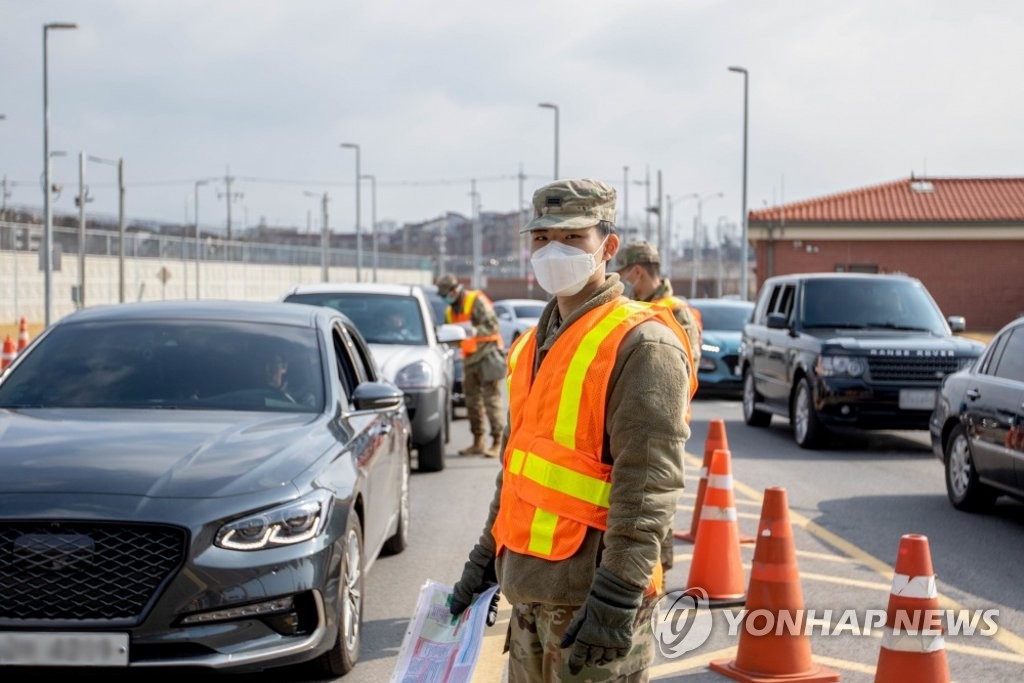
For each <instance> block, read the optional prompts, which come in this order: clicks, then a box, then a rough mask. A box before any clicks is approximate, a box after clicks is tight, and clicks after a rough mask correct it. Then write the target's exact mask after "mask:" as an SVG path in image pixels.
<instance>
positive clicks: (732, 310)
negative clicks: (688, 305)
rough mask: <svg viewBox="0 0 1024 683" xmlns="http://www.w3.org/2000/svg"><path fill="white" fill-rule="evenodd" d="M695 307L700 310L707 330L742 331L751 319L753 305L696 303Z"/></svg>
mask: <svg viewBox="0 0 1024 683" xmlns="http://www.w3.org/2000/svg"><path fill="white" fill-rule="evenodd" d="M694 308H696V309H697V310H698V311H700V315H701V320H702V326H703V328H704V329H705V330H727V331H733V332H742V331H743V326H744V325H746V323H747V321H748V320H750V311H751V309H752V308H753V307H752V306H751V307H749V308H747V307H743V306H716V305H714V304H700V305H696V304H695V305H694Z"/></svg>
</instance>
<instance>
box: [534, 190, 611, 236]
mask: <svg viewBox="0 0 1024 683" xmlns="http://www.w3.org/2000/svg"><path fill="white" fill-rule="evenodd" d="M599 221H608V222H609V223H614V222H615V188H614V187H612V186H611V185H609V184H608V183H606V182H603V181H601V180H593V179H590V178H580V179H575V180H556V181H555V182H553V183H550V184H548V185H545V186H544V187H542V188H540V189H539V190H537V191H536V192H534V193H533V220H531V221H530V222H529V223H527V224H526V227H525V228H523V229H522V231H521V232H530V231H531V230H545V229H550V228H554V229H557V230H570V229H573V228H589V227H591V226H593V225H597V223H598V222H599Z"/></svg>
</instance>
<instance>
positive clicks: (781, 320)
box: [768, 313, 789, 330]
mask: <svg viewBox="0 0 1024 683" xmlns="http://www.w3.org/2000/svg"><path fill="white" fill-rule="evenodd" d="M768 329H769V330H788V329H789V321H788V320H786V316H784V315H782V314H781V313H769V314H768Z"/></svg>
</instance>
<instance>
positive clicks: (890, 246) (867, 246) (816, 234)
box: [748, 176, 1024, 331]
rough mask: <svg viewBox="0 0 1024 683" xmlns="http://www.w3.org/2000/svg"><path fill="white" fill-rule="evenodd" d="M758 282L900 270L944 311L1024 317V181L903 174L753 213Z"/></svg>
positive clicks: (984, 323)
mask: <svg viewBox="0 0 1024 683" xmlns="http://www.w3.org/2000/svg"><path fill="white" fill-rule="evenodd" d="M748 235H749V237H750V241H751V243H752V244H753V246H754V251H755V253H756V254H757V262H756V270H755V273H756V276H757V277H756V280H757V282H758V284H760V283H761V282H762V281H764V279H765V278H767V277H770V276H772V275H784V274H788V273H804V272H822V271H837V272H843V271H850V272H870V273H893V272H901V273H906V274H908V275H911V276H913V277H916V278H918V279H919V280H921V282H923V283H924V285H925V286H926V287H927V288H928V290H929V291H930V292H931V293H932V296H933V297H934V298H935V300H936V301H937V302H938V304H939V307H940V308H941V309H942V311H943V313H944V314H945V315H962V316H964V317H966V318H967V326H968V329H969V330H976V331H981V330H987V331H994V330H997V329H999V328H1000V327H1002V326H1003V325H1005V324H1006V323H1007V322H1009V321H1010V320H1013V319H1014V318H1016V317H1018V316H1020V315H1024V178H915V177H913V176H911V177H910V178H904V179H902V180H897V181H894V182H889V183H884V184H881V185H873V186H870V187H865V188H861V189H856V190H851V191H848V192H841V193H838V194H833V195H827V196H824V197H820V198H816V199H809V200H805V201H799V202H794V203H791V204H785V205H782V206H776V207H770V208H766V209H762V210H760V211H751V212H750V214H749V216H748Z"/></svg>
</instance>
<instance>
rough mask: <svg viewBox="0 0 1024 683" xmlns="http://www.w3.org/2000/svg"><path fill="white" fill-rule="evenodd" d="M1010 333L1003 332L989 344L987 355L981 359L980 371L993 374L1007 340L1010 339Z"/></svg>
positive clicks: (984, 373)
mask: <svg viewBox="0 0 1024 683" xmlns="http://www.w3.org/2000/svg"><path fill="white" fill-rule="evenodd" d="M1009 337H1010V335H1009V334H1001V335H999V336H998V337H996V338H995V339H993V340H992V342H991V343H990V344H989V345H988V348H987V349H986V350H985V356H984V358H982V359H981V364H980V365H979V366H978V372H979V373H981V374H983V375H991V374H992V371H993V370H994V369H995V367H996V365H997V363H998V361H999V356H1001V355H1002V353H1003V348H1004V347H1005V346H1006V340H1007V339H1009Z"/></svg>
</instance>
